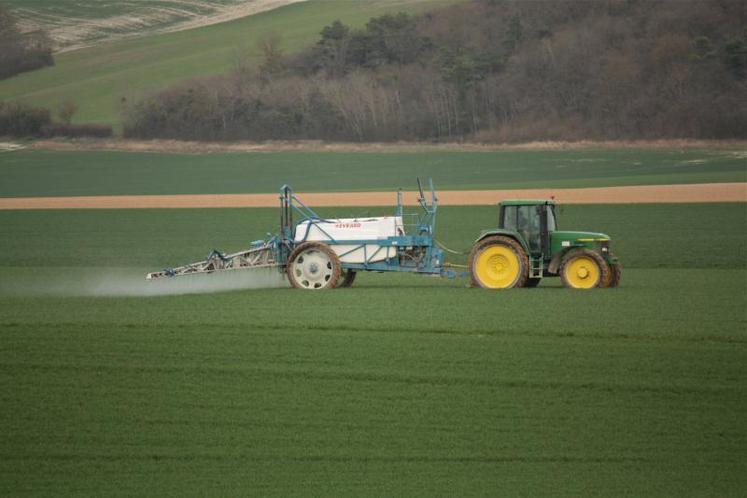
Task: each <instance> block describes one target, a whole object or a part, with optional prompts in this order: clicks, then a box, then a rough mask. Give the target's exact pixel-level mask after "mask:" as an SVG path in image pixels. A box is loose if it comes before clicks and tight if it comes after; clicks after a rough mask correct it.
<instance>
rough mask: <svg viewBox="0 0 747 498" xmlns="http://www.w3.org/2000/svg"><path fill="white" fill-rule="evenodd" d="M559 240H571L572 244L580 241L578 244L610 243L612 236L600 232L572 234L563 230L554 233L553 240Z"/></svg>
mask: <svg viewBox="0 0 747 498" xmlns="http://www.w3.org/2000/svg"><path fill="white" fill-rule="evenodd" d="M556 237H557V238H558V239H559V240H569V241H572V242H575V241H578V242H604V241H609V240H611V239H610V236H609V235H607V234H604V233H598V232H572V231H563V230H557V231H555V232H553V233H552V238H553V240H555V238H556Z"/></svg>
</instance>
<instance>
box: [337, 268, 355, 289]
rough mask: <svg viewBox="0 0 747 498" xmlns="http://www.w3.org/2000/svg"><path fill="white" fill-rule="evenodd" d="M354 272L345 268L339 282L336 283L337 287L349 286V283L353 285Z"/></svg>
mask: <svg viewBox="0 0 747 498" xmlns="http://www.w3.org/2000/svg"><path fill="white" fill-rule="evenodd" d="M356 274H357V273H356V271H355V270H346V271H344V272H342V280H341V281H340V283H339V284H337V287H338V288H343V287H350V286H351V285H353V282H355V275H356Z"/></svg>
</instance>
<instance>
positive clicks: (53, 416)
mask: <svg viewBox="0 0 747 498" xmlns="http://www.w3.org/2000/svg"><path fill="white" fill-rule="evenodd" d="M346 211H347V210H346ZM276 214H277V213H276V212H275V210H266V209H262V210H209V211H205V210H178V211H176V210H175V211H170V210H156V211H95V212H93V211H65V212H59V211H58V212H51V211H50V212H20V211H19V212H5V213H0V251H2V253H3V255H4V263H3V266H0V311H1V313H0V330H1V331H2V337H3V344H2V347H1V348H0V393H2V394H1V396H2V402H3V410H0V423H2V425H3V427H4V428H5V430H4V431H2V433H0V493H2V494H4V495H19V494H39V495H44V494H81V493H85V494H94V495H110V494H127V495H141V494H155V495H165V494H172V495H184V494H197V495H216V494H237V493H238V494H241V493H242V492H244V491H245V490H248V489H250V490H252V492H254V493H258V494H262V495H278V496H289V495H303V496H307V495H356V496H362V495H377V496H378V495H406V496H434V495H458V496H466V495H481V496H484V495H496V494H498V495H528V496H529V495H531V496H535V495H552V496H574V497H575V496H585V495H591V496H598V495H605V496H613V495H625V496H630V495H635V496H651V495H672V494H674V495H678V496H702V495H711V494H717V495H719V496H738V495H740V493H741V492H742V490H743V489H744V488H745V486H747V481H746V478H745V473H744V461H745V458H746V457H747V455H746V454H745V443H746V442H747V425H745V420H744V417H743V416H742V415H743V413H744V411H745V410H746V409H747V405H746V404H745V403H746V402H745V400H747V384H745V379H747V375H746V372H745V366H744V357H745V354H747V351H746V349H745V344H746V342H745V341H746V337H745V325H746V324H745V317H744V313H743V312H742V310H744V307H745V305H746V304H747V288H746V287H745V282H747V280H746V278H747V272H746V270H745V262H746V261H747V258H746V257H745V245H744V239H743V237H740V236H739V235H741V232H737V231H735V227H743V226H744V224H745V222H746V220H745V211H744V206H743V205H741V204H740V205H709V206H698V205H677V206H619V207H610V206H583V207H581V206H578V207H574V206H568V207H566V209H565V212H564V213H563V221H564V223H566V224H567V225H568V226H571V225H572V226H579V227H580V226H586V227H595V228H598V229H604V230H605V231H607V232H609V233H610V234H612V235H613V236H615V240H616V242H617V241H619V243H620V246H619V248H620V253H621V256H622V258H623V261H624V263H626V264H627V265H628V266H627V267H626V270H625V274H624V277H623V286H622V287H620V288H618V289H614V290H600V291H596V292H571V291H568V290H565V289H559V288H558V287H557V285H558V282H557V280H556V281H554V282H549V283H547V284H545V283H543V285H542V286H541V287H540V288H538V289H532V290H530V289H522V290H515V291H509V292H487V291H481V290H477V289H467V288H465V282H464V280H456V281H443V280H438V279H432V278H424V277H420V278H419V277H416V276H407V275H404V276H391V275H376V274H374V275H362V276H361V278H360V279H359V280H357V281H356V283H355V285H354V286H353V287H352V288H350V289H344V290H334V291H331V292H322V293H309V292H301V291H294V290H290V289H274V290H255V291H245V292H230V293H223V294H203V295H192V296H165V297H159V298H144V297H137V296H130V297H109V298H102V297H96V296H95V293H91V292H89V293H87V294H86V295H75V291H72V292H63V295H56V296H49V295H47V296H44V295H42V294H43V290H44V286H50V285H53V284H55V283H57V284H60V283H67V284H68V287H69V289H73V288H75V287H76V286H77V285H79V284H80V282H81V281H82V280H84V279H85V278H87V277H90V276H91V275H99V278H109V279H111V278H112V277H111V275H112V274H111V273H110V272H111V270H112V268H111V267H113V266H118V267H125V268H120V271H125V272H126V271H130V270H132V271H135V272H136V274H137V276H138V277H139V278H142V272H140V270H139V268H140V267H142V266H148V265H158V264H161V263H163V262H165V261H169V262H171V261H180V259H179V258H188V257H192V256H194V255H195V254H199V255H202V254H204V253H205V252H206V250H208V249H209V248H211V247H213V246H214V245H218V247H221V245H220V244H226V245H233V244H240V243H242V244H243V243H245V242H246V241H247V240H249V238H251V237H252V234H256V233H257V232H260V231H263V230H266V229H269V230H271V229H272V226H273V225H274V223H276V221H277V220H276ZM340 214H343V213H340ZM443 214H444V216H443V217H442V219H441V223H440V232H441V233H442V235H443V237H444V239H445V240H446V241H448V242H451V243H453V242H456V241H458V240H461V243H462V244H463V243H465V242H466V239H465V237H466V232H469V231H475V230H477V229H479V228H480V227H482V226H485V225H487V224H489V223H490V222H491V221H493V220H494V215H495V213H494V210H491V209H488V208H448V209H444V210H443ZM673 220H674V222H673ZM735 233H736V234H737V235H735ZM740 240H741V242H740ZM735 241H736V245H735ZM457 247H461V246H457ZM683 248H687V250H683ZM714 248H729V249H728V250H718V251H714ZM92 265H93V266H96V267H97V268H90V267H91V266H92ZM133 269H134V270H133ZM24 281H35V282H37V283H39V284H41V289H37V290H40V291H41V292H32V293H31V295H29V294H28V293H25V290H24V288H23V285H22V284H23V282H24ZM144 283H145V282H143V284H144ZM59 288H61V287H60V286H59V285H58V289H59ZM62 288H64V287H62ZM27 290H28V289H26V291H27Z"/></svg>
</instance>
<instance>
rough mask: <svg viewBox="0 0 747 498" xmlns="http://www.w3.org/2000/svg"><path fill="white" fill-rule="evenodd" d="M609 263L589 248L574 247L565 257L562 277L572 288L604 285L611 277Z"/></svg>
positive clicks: (591, 287) (561, 268)
mask: <svg viewBox="0 0 747 498" xmlns="http://www.w3.org/2000/svg"><path fill="white" fill-rule="evenodd" d="M609 273H610V270H609V265H608V264H607V262H606V261H605V260H604V258H602V256H600V255H599V254H598V253H596V252H594V251H591V250H589V249H573V250H571V251H569V252H568V254H566V255H565V256H564V257H563V262H562V263H561V264H560V279H561V280H562V281H563V285H564V286H565V287H569V288H571V289H593V288H594V287H602V286H603V285H604V283H605V282H606V281H607V280H608V279H609Z"/></svg>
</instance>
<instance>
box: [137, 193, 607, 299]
mask: <svg viewBox="0 0 747 498" xmlns="http://www.w3.org/2000/svg"><path fill="white" fill-rule="evenodd" d="M429 187H430V192H429V194H430V195H429V196H428V197H426V195H425V193H424V191H423V187H422V184H421V182H420V180H418V204H419V206H420V210H419V211H418V212H416V213H405V209H404V204H403V196H402V191H401V190H400V191H398V192H397V207H396V209H395V213H394V215H393V216H380V217H365V218H363V217H362V218H338V219H325V218H322V217H320V216H318V215H317V214H316V213H315V212H314V211H313V210H312V209H311V208H310V207H308V206H306V205H305V204H304V203H303V202H301V200H299V199H298V197H296V195H295V194H294V193H293V190H292V189H291V188H290V187H289V186H287V185H284V186H283V187H282V188H281V189H280V230H279V232H278V233H277V234H276V235H273V236H271V237H270V238H268V239H266V240H258V241H255V242H252V243H251V246H250V248H249V249H246V250H243V251H239V252H235V253H232V254H225V253H223V252H220V251H217V250H213V251H212V252H211V253H210V254H209V255H208V256H207V258H206V259H205V260H203V261H199V262H196V263H192V264H188V265H184V266H180V267H176V268H167V269H164V270H162V271H159V272H154V273H149V274H148V275H147V277H146V278H148V279H151V280H152V279H161V278H170V277H171V278H179V277H182V276H186V275H195V276H196V275H201V274H202V275H214V274H220V273H226V272H242V271H246V270H251V269H256V268H275V269H277V270H278V271H281V272H284V274H285V275H286V277H287V279H288V281H289V283H290V284H291V286H293V287H296V288H300V289H309V290H318V289H331V288H334V287H349V286H350V285H351V284H352V283H353V281H354V280H355V276H356V274H357V272H360V271H375V272H408V273H417V274H424V275H436V276H442V277H448V278H454V277H457V276H467V275H468V276H470V278H471V280H472V284H473V285H474V286H476V287H483V288H490V289H502V288H511V287H536V286H537V284H539V282H540V281H541V280H542V278H544V277H557V276H560V277H561V279H562V281H563V284H564V285H565V286H566V287H572V288H580V289H587V288H593V287H614V286H617V285H618V284H619V282H620V277H621V267H620V265H619V262H618V260H617V258H616V257H615V256H614V255H613V254H612V252H611V250H610V246H609V243H610V238H609V237H608V236H607V235H604V234H601V233H591V232H576V231H560V230H558V229H557V223H556V218H555V202H554V201H548V200H541V201H534V200H527V201H518V200H513V201H503V202H501V203H500V204H499V213H498V223H497V227H496V228H493V229H489V230H485V231H483V232H482V233H481V234H480V236H479V237H478V238H477V240H476V241H475V242H474V244H473V246H472V250H471V252H470V253H469V257H468V265H467V266H460V265H454V264H450V263H447V262H446V261H445V260H444V249H446V248H443V246H442V245H441V244H439V243H438V241H437V240H436V238H435V228H436V212H437V209H438V199H437V197H436V193H435V190H434V188H433V182H432V181H431V182H430V184H429Z"/></svg>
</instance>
